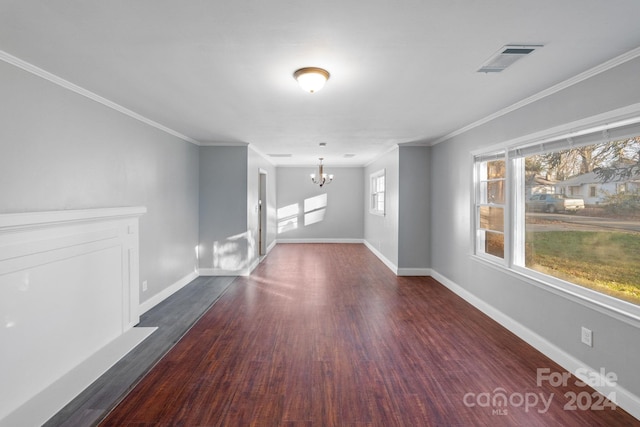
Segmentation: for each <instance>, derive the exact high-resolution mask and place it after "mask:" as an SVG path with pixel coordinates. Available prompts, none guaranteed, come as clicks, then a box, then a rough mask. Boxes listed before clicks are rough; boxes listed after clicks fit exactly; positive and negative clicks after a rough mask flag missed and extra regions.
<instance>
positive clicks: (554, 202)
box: [526, 194, 584, 213]
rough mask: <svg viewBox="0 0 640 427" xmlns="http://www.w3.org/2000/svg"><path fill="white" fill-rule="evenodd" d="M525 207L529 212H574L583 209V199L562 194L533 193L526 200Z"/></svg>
mask: <svg viewBox="0 0 640 427" xmlns="http://www.w3.org/2000/svg"><path fill="white" fill-rule="evenodd" d="M526 208H527V211H530V212H548V213H554V212H567V213H576V212H578V211H579V210H581V209H584V200H582V199H578V198H573V197H567V196H565V195H564V194H534V195H533V196H531V197H529V199H528V200H527V202H526Z"/></svg>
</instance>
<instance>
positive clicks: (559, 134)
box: [471, 107, 640, 327]
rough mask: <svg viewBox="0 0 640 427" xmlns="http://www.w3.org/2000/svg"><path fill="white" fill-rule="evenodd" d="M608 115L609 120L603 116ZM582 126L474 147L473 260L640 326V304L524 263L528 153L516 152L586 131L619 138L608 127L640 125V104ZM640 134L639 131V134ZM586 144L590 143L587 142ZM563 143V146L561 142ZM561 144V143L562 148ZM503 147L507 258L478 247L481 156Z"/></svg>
mask: <svg viewBox="0 0 640 427" xmlns="http://www.w3.org/2000/svg"><path fill="white" fill-rule="evenodd" d="M603 117H604V119H603ZM580 125H581V127H580V128H578V130H576V125H575V123H572V124H567V125H563V126H560V127H556V128H553V129H550V130H548V131H545V132H539V133H536V134H533V135H528V136H525V137H521V138H517V139H514V140H511V141H507V142H504V143H502V144H497V145H494V146H491V147H487V148H485V149H482V150H476V151H473V152H472V153H471V154H472V156H471V159H472V166H473V168H472V170H473V187H472V188H473V191H472V192H471V195H472V203H471V208H472V223H473V224H472V229H471V233H472V243H471V244H472V247H473V251H472V259H474V260H476V261H479V262H481V263H483V264H485V265H488V266H490V267H492V268H495V269H497V270H499V271H502V272H506V273H507V274H509V275H512V276H514V277H517V278H518V279H521V280H524V281H525V282H527V283H529V284H531V285H534V286H536V287H539V288H541V289H544V290H546V291H548V292H552V293H554V294H557V295H559V296H562V297H564V298H567V299H569V300H571V301H574V302H577V303H579V304H581V305H584V306H587V307H589V308H592V309H595V310H596V311H598V312H600V313H603V314H607V315H609V316H611V317H614V318H616V319H618V320H621V321H623V322H625V323H628V324H631V325H633V326H636V327H640V305H636V304H633V303H630V302H627V301H625V300H622V299H619V298H616V297H612V296H610V295H607V294H604V293H601V292H597V291H595V290H592V289H589V288H586V287H583V286H581V285H578V284H575V283H572V282H568V281H565V280H562V279H559V278H557V277H555V276H551V275H547V274H544V273H541V272H538V271H536V270H533V269H531V268H528V267H526V266H525V263H524V241H525V203H524V199H525V198H526V191H525V186H524V184H525V183H524V180H525V177H524V175H525V174H524V159H525V156H524V155H514V153H517V152H518V151H519V150H520V149H523V148H524V149H526V148H527V147H531V146H533V145H541V146H544V144H545V143H549V144H550V145H553V144H554V142H557V141H561V140H564V141H565V144H566V146H565V147H564V148H571V147H573V145H572V144H573V140H572V137H574V136H581V135H587V136H589V135H591V134H595V133H597V132H602V135H603V137H605V138H609V140H614V139H616V137H615V136H614V137H611V136H609V131H614V132H613V133H615V131H616V130H617V129H619V128H625V129H627V128H629V127H631V128H633V129H637V130H640V107H638V109H637V110H634V111H633V115H632V114H629V113H628V112H626V113H625V114H624V115H622V114H620V112H612V113H609V114H605V115H600V116H598V117H597V118H592V119H588V120H584V121H581V123H580ZM638 134H640V133H638ZM585 145H587V144H585ZM559 147H561V145H560V146H559ZM558 149H560V148H558ZM501 151H504V153H505V157H504V159H505V167H506V174H505V175H506V176H505V210H504V214H505V218H504V236H505V238H504V259H501V258H499V257H496V256H492V255H490V254H487V253H484V252H482V251H478V241H477V239H478V227H479V219H478V218H477V215H476V212H477V202H478V191H479V188H480V182H479V180H478V159H482V158H483V157H486V156H491V155H495V154H496V153H499V152H501ZM518 168H522V173H518V172H517V170H518Z"/></svg>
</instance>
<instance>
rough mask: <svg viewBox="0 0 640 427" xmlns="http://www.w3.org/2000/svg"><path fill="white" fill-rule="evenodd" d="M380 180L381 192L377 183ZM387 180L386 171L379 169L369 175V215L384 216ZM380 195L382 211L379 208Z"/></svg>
mask: <svg viewBox="0 0 640 427" xmlns="http://www.w3.org/2000/svg"><path fill="white" fill-rule="evenodd" d="M381 179H382V190H380V189H379V183H380V180H381ZM386 191H387V179H386V169H380V170H379V171H376V172H373V173H372V174H370V175H369V213H370V214H372V215H378V216H385V214H386V207H387V200H386V197H385V196H386ZM381 195H382V209H379V207H380V196H381Z"/></svg>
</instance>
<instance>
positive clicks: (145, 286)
mask: <svg viewBox="0 0 640 427" xmlns="http://www.w3.org/2000/svg"><path fill="white" fill-rule="evenodd" d="M146 290H147V281H146V280H145V281H144V282H142V292H145V291H146Z"/></svg>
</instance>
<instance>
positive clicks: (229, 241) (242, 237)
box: [213, 231, 253, 271]
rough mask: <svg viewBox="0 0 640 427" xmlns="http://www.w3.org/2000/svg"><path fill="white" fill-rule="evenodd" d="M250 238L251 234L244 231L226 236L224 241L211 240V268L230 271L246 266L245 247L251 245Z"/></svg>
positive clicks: (247, 262)
mask: <svg viewBox="0 0 640 427" xmlns="http://www.w3.org/2000/svg"><path fill="white" fill-rule="evenodd" d="M252 240H253V238H252V236H251V234H250V233H249V232H248V231H246V232H244V233H240V234H236V235H235V236H231V237H227V238H226V239H225V240H224V241H218V240H216V241H215V242H213V268H219V269H222V270H231V271H237V270H242V269H244V268H247V266H248V264H249V260H248V257H247V255H248V252H247V248H249V247H250V246H251V245H252V242H251V241H252Z"/></svg>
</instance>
